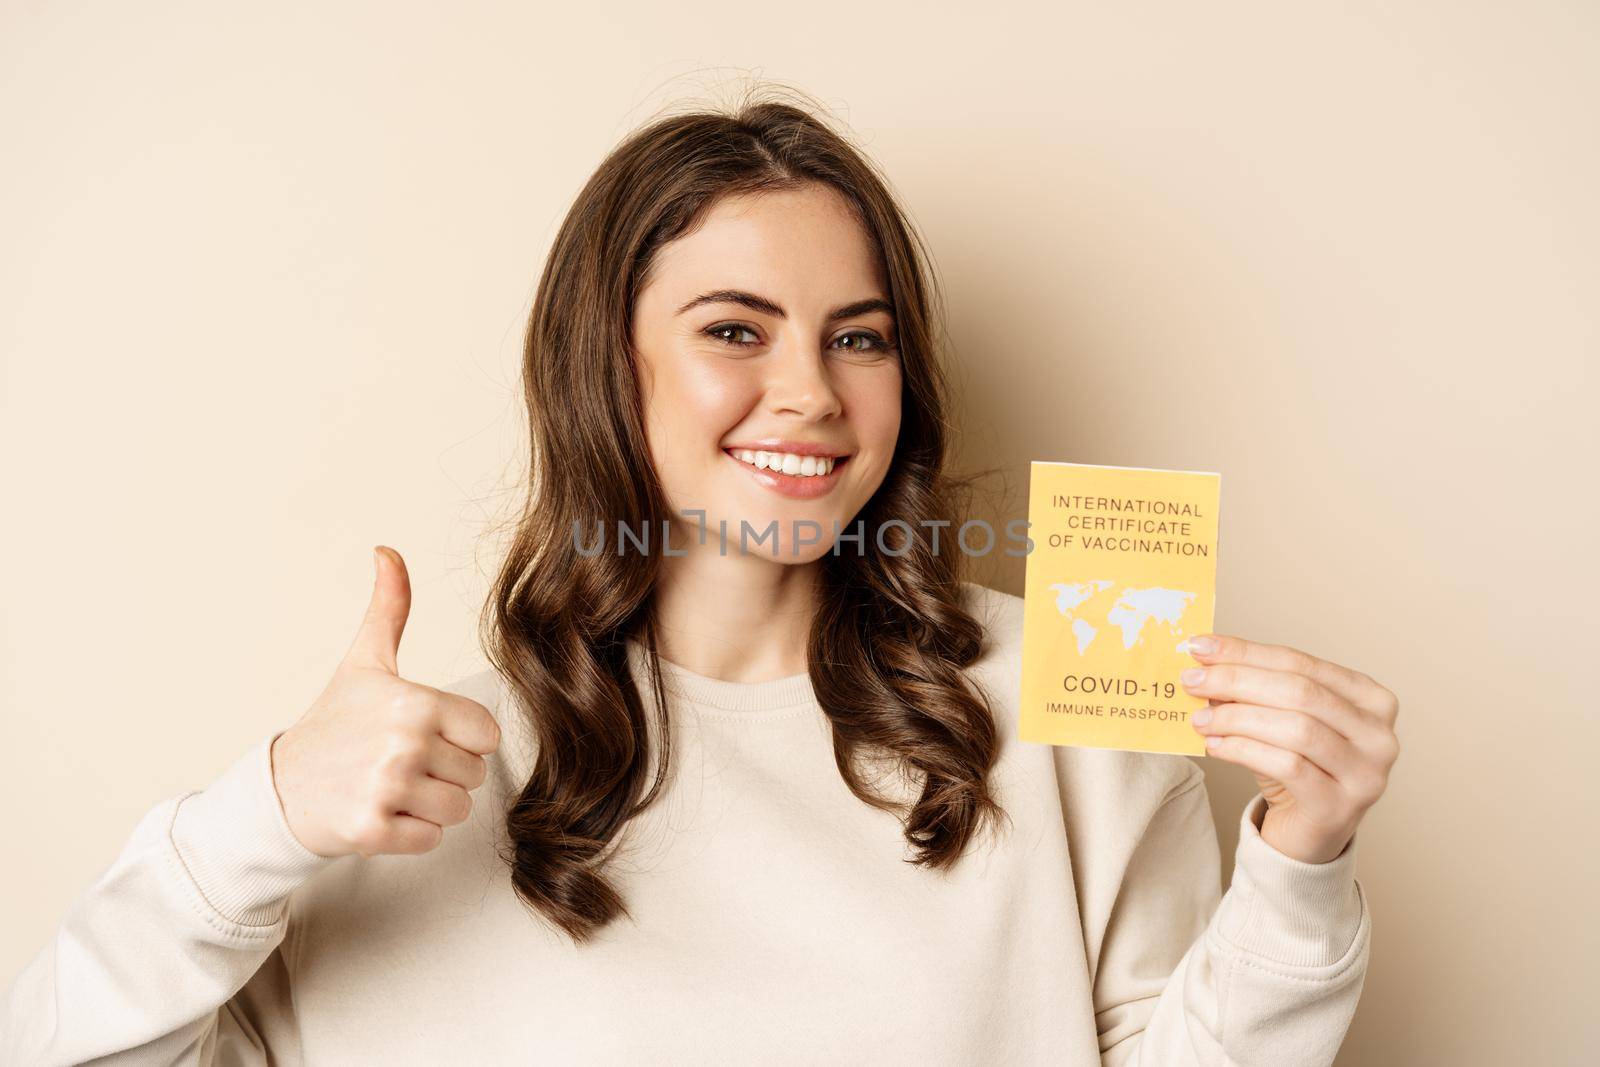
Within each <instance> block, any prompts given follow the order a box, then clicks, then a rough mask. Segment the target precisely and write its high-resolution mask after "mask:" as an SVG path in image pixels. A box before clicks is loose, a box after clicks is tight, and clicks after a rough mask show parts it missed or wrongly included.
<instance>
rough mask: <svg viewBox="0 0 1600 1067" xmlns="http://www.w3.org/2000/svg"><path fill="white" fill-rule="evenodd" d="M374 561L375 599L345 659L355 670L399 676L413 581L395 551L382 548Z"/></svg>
mask: <svg viewBox="0 0 1600 1067" xmlns="http://www.w3.org/2000/svg"><path fill="white" fill-rule="evenodd" d="M373 559H374V566H375V567H376V569H377V573H376V576H375V578H374V580H373V584H372V599H371V600H370V601H369V602H368V603H367V613H366V615H365V617H363V618H362V620H361V629H359V630H358V631H356V639H355V641H354V642H352V643H351V645H350V650H349V651H348V652H347V653H345V658H344V659H345V662H346V663H347V664H350V665H351V666H353V667H367V668H371V669H375V670H381V671H387V672H388V673H390V674H393V675H395V676H398V675H399V674H400V668H399V664H398V657H399V655H400V635H401V634H402V633H404V632H405V628H406V616H407V615H408V614H410V612H411V578H410V575H408V574H407V573H406V563H405V560H403V559H401V558H400V553H398V552H396V551H395V550H394V549H392V548H389V547H388V546H386V545H379V546H377V547H376V548H374V549H373Z"/></svg>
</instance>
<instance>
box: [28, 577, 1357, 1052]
mask: <svg viewBox="0 0 1600 1067" xmlns="http://www.w3.org/2000/svg"><path fill="white" fill-rule="evenodd" d="M963 589H964V594H965V595H966V596H967V597H968V598H969V606H970V607H971V608H972V610H974V611H975V612H976V613H978V616H979V618H980V619H982V620H983V621H984V623H985V626H986V628H987V632H988V640H987V643H986V648H985V652H984V655H983V657H982V659H981V661H980V662H978V663H976V664H974V665H973V667H972V668H970V671H971V676H972V677H973V678H974V679H975V680H976V681H977V682H978V683H979V684H980V685H982V686H983V687H984V688H985V689H986V690H987V691H988V693H989V694H990V697H991V700H992V702H993V705H994V708H995V711H996V715H997V716H998V726H999V730H1000V734H1001V736H1002V742H1001V751H1000V757H999V762H998V764H997V766H996V767H995V769H994V772H993V777H992V788H993V790H994V793H995V796H996V798H997V800H998V801H999V802H1000V804H1001V806H1002V807H1003V808H1004V809H1005V811H1006V812H1007V814H1008V815H1009V816H1010V821H1009V823H1002V826H1001V830H1000V835H999V837H998V839H997V838H996V837H995V833H994V830H993V829H992V828H991V829H990V830H988V831H986V832H985V833H984V834H983V835H981V836H980V837H979V838H977V839H976V842H975V846H974V847H971V848H970V849H969V852H968V853H967V854H966V855H965V856H963V857H962V859H961V861H960V862H959V863H958V864H957V865H956V867H955V869H954V870H952V871H950V872H948V873H945V874H939V873H934V872H930V871H928V870H925V869H922V868H918V867H915V866H913V865H912V864H909V863H907V862H905V859H906V857H908V856H910V855H911V851H910V847H909V845H908V844H907V843H906V841H905V839H904V838H903V837H902V834H901V826H900V824H899V822H898V821H896V820H895V819H894V817H893V816H891V815H889V814H888V813H886V812H881V811H879V810H877V809H875V808H872V807H869V806H868V805H865V804H863V803H861V802H860V801H858V800H857V799H856V798H855V797H854V796H852V795H851V794H850V792H849V791H848V790H847V789H846V788H845V786H844V783H843V782H842V781H841V779H840V777H839V774H838V771H837V769H836V767H835V765H834V761H833V751H832V747H831V744H830V737H829V732H828V729H827V720H826V718H825V716H824V715H823V713H822V711H821V709H820V708H819V707H818V705H817V703H816V701H815V697H814V694H813V692H812V688H811V683H810V680H809V677H808V676H807V675H805V674H799V675H794V676H792V677H788V678H781V679H777V680H773V681H768V682H760V683H755V684H741V683H734V682H726V681H721V680H718V679H713V678H708V677H704V676H702V675H698V674H694V673H691V672H689V671H687V670H685V669H684V668H682V667H680V666H677V665H674V664H667V663H664V664H663V669H664V670H665V671H666V679H665V683H666V686H667V690H668V695H669V700H668V702H669V708H670V710H671V712H672V715H673V719H672V721H673V727H672V728H673V730H674V731H675V738H676V741H675V748H674V753H673V757H674V767H675V769H674V771H673V774H672V777H671V787H670V790H669V791H668V792H667V793H666V794H665V796H664V798H663V800H662V801H661V802H659V803H658V804H656V805H654V806H653V807H651V808H650V810H649V811H648V812H646V813H645V814H644V815H643V816H641V817H640V818H639V819H638V820H636V821H635V822H634V823H631V824H629V826H628V827H627V829H626V830H625V831H624V845H625V847H624V849H623V850H622V851H621V852H620V853H619V855H618V858H617V859H616V860H614V861H613V865H612V866H611V868H610V876H611V877H612V879H613V880H614V883H615V884H616V885H617V886H618V888H619V890H620V891H621V892H622V894H623V895H624V899H625V900H626V901H627V902H628V904H629V906H630V908H631V909H632V912H633V918H632V920H629V919H623V920H621V921H619V922H617V923H615V924H613V925H611V926H609V927H607V928H605V929H604V930H603V931H602V932H601V934H600V936H599V939H598V941H597V942H596V943H593V944H590V945H587V946H584V947H575V946H574V945H573V944H572V943H571V942H570V941H569V940H568V939H567V938H566V937H565V935H564V934H562V933H560V932H559V931H558V930H557V929H555V928H554V927H552V926H550V925H549V924H547V923H546V922H544V921H543V920H542V919H538V920H536V919H535V918H534V917H533V916H532V915H531V914H530V912H529V911H528V910H526V909H525V907H524V906H523V905H522V903H521V902H520V901H519V900H518V899H517V898H516V896H515V894H514V893H513V892H512V889H511V885H510V879H509V873H508V871H507V870H506V869H505V867H504V866H503V864H502V863H501V862H500V861H499V860H498V859H497V858H496V855H495V847H496V845H497V843H499V842H500V841H502V840H503V834H504V831H503V829H502V828H501V826H500V812H501V811H502V810H503V806H504V804H505V802H506V800H507V798H508V797H509V796H510V795H512V792H513V791H514V790H515V789H516V788H517V787H519V786H520V785H521V783H522V782H523V781H524V780H525V778H526V775H527V772H528V768H529V766H530V764H531V759H532V743H531V741H530V739H529V734H528V732H527V730H526V729H525V727H524V726H522V725H521V723H520V719H519V718H518V716H516V715H515V714H513V713H511V712H510V711H509V710H508V709H510V708H511V707H512V704H511V703H510V701H509V699H508V692H507V689H506V687H505V685H504V682H503V681H502V680H501V679H500V678H499V676H498V675H497V674H496V673H494V672H493V671H487V670H486V671H483V672H481V673H478V674H475V675H472V676H470V677H467V678H463V679H461V680H459V681H457V682H456V683H455V684H453V685H450V686H447V687H446V688H448V689H449V690H451V691H452V692H457V693H461V694H463V695H465V696H468V697H471V698H472V699H474V700H477V701H479V702H480V703H483V704H484V705H486V706H487V707H488V708H489V709H490V710H491V711H493V712H494V713H495V714H496V716H497V717H498V718H499V720H500V724H501V728H502V731H503V739H502V743H501V747H500V750H499V751H498V752H497V753H496V754H494V755H493V756H491V757H490V777H489V779H488V780H487V781H486V782H485V784H484V785H483V786H482V787H481V788H480V789H479V790H477V791H476V792H475V793H474V794H473V796H474V811H473V814H472V816H471V818H470V819H469V820H468V821H466V822H464V823H461V824H460V825H457V826H454V827H449V828H447V829H446V831H445V836H444V840H443V842H442V843H441V844H440V846H439V847H438V848H437V849H435V850H434V851H433V852H430V853H427V854H425V855H420V856H376V857H370V858H367V857H361V856H344V857H339V858H328V857H324V856H319V855H317V854H315V853H312V852H310V851H308V850H307V849H306V848H305V847H304V846H302V845H301V844H300V842H299V841H298V840H297V839H296V838H295V837H294V835H293V834H292V833H291V832H290V830H289V828H288V824H287V822H286V821H285V819H284V816H283V810H282V808H281V806H280V804H279V801H278V798H277V793H276V791H275V789H274V787H273V781H272V770H271V766H270V762H269V760H270V745H271V743H272V739H273V737H276V736H277V733H276V732H275V733H274V734H273V735H271V736H268V737H263V738H261V740H260V741H258V742H257V743H256V744H255V745H253V746H252V747H251V748H250V749H249V751H247V752H245V753H244V754H243V755H242V756H241V757H240V758H239V759H238V760H237V761H236V762H234V763H233V764H232V765H231V766H229V767H228V768H227V769H225V770H223V771H222V773H221V774H220V775H218V776H217V777H216V778H215V780H214V781H212V782H211V783H210V784H209V785H208V786H207V787H206V788H205V789H203V790H200V791H191V792H186V793H183V794H181V795H179V796H175V797H172V798H169V799H167V800H165V801H163V802H161V803H159V804H157V805H156V806H155V807H154V808H152V809H151V810H150V811H149V812H148V813H147V814H146V815H145V816H144V817H143V819H142V820H141V821H140V822H139V823H138V825H137V826H136V827H135V829H134V831H133V834H132V837H131V839H130V840H129V841H128V842H127V844H126V846H125V847H124V848H123V850H122V852H121V854H120V855H119V856H118V857H117V858H116V860H115V861H114V862H113V863H112V864H111V865H110V867H109V868H108V869H107V870H106V871H105V873H104V874H103V875H101V877H100V878H99V879H98V880H97V881H96V882H95V883H94V884H93V885H91V886H90V887H89V888H88V889H87V890H86V891H85V892H84V893H83V894H82V895H81V896H79V897H78V898H77V899H76V900H75V901H73V903H72V904H71V906H70V907H69V908H68V910H67V912H66V914H65V916H64V918H63V919H62V921H61V923H60V926H59V928H58V929H57V931H56V932H55V934H54V937H53V939H52V940H51V941H50V942H49V943H48V944H46V945H45V946H44V948H43V949H42V951H40V952H39V954H38V955H37V956H36V957H35V958H34V959H33V960H32V962H30V963H29V964H28V965H27V966H26V967H25V968H24V969H23V971H22V972H21V973H20V974H19V975H18V976H17V977H16V979H15V980H14V981H13V982H12V984H11V985H10V987H9V988H8V990H7V992H6V994H5V999H4V1002H3V1004H0V1062H3V1063H5V1064H7V1065H11V1064H18V1065H28V1067H36V1065H39V1067H42V1065H46V1064H66V1063H81V1062H83V1061H86V1060H90V1059H96V1058H98V1057H110V1061H109V1062H115V1063H139V1064H175V1063H184V1064H212V1063H218V1064H269V1063H272V1064H299V1063H311V1064H338V1065H346V1064H383V1065H385V1067H395V1065H398V1064H412V1063H428V1064H439V1063H448V1064H500V1063H541V1064H552V1063H553V1064H567V1063H601V1064H622V1063H628V1064H641V1063H648V1064H658V1063H672V1064H691V1063H692V1064H707V1063H752V1064H754V1063H759V1064H798V1063H873V1064H887V1063H903V1064H917V1065H919V1067H920V1065H926V1064H963V1065H965V1064H1063V1065H1080V1064H1082V1065H1092V1064H1142V1065H1146V1067H1178V1065H1191V1064H1250V1065H1255V1064H1260V1065H1267V1067H1302V1065H1311V1064H1327V1063H1331V1062H1332V1060H1333V1058H1334V1054H1335V1052H1336V1051H1337V1050H1338V1048H1339V1045H1340V1042H1341V1041H1342V1039H1343V1037H1344V1034H1345V1031H1346V1028H1347V1027H1348V1025H1349V1022H1350V1019H1351V1016H1352V1014H1353V1013H1354V1011H1355V1007H1356V1001H1357V998H1358V997H1359V995H1360V992H1361V986H1362V982H1363V979H1364V977H1365V973H1366V965H1367V956H1368V938H1369V931H1370V926H1371V924H1370V919H1369V915H1368V911H1367V905H1366V899H1365V894H1364V892H1363V890H1362V888H1361V885H1360V883H1359V882H1358V881H1357V880H1356V879H1355V877H1354V875H1355V853H1354V849H1355V845H1354V842H1352V844H1351V845H1350V846H1349V847H1347V848H1346V850H1345V852H1344V853H1343V854H1341V855H1340V856H1339V857H1337V858H1336V859H1334V860H1332V861H1330V862H1327V863H1319V864H1309V863H1304V862H1301V861H1299V860H1295V859H1292V858H1290V857H1288V856H1285V855H1283V854H1282V853H1280V852H1278V851H1277V850H1275V849H1274V848H1272V847H1271V846H1270V845H1268V844H1267V843H1266V842H1264V841H1263V840H1262V839H1261V837H1260V835H1259V833H1258V825H1257V824H1258V821H1259V819H1260V817H1261V816H1262V815H1263V814H1264V810H1265V809H1264V805H1265V801H1264V799H1263V797H1262V796H1261V794H1259V793H1257V794H1256V795H1255V796H1254V797H1252V798H1251V800H1250V801H1249V802H1248V803H1247V805H1246V806H1245V808H1244V810H1243V812H1242V813H1241V817H1240V824H1239V828H1240V837H1239V846H1238V852H1237V861H1236V865H1235V868H1234V874H1233V879H1232V884H1231V885H1230V886H1229V887H1228V889H1227V892H1226V893H1222V892H1221V878H1220V855H1219V850H1218V846H1217V836H1216V830H1215V826H1214V824H1213V822H1212V819H1211V810H1210V807H1209V805H1208V803H1207V797H1206V787H1205V779H1204V777H1203V775H1202V772H1201V769H1200V766H1199V765H1198V764H1197V763H1196V762H1195V761H1193V760H1191V759H1189V758H1188V757H1185V756H1174V755H1159V754H1148V753H1133V752H1120V751H1112V750H1103V749H1086V748H1067V747H1056V746H1050V745H1041V744H1033V743H1027V742H1020V741H1019V740H1018V739H1017V736H1016V734H1017V699H1018V691H1019V672H1020V662H1021V660H1020V657H1021V641H1022V600H1021V598H1019V597H1015V596H1011V595H1009V594H1005V593H1001V592H998V591H995V590H991V589H987V588H984V587H982V586H978V585H974V584H970V583H969V584H967V585H965V586H964V587H963ZM630 655H631V656H632V664H633V669H634V670H635V672H636V676H637V677H638V678H639V679H640V683H641V692H643V693H644V694H645V699H646V700H647V701H648V700H649V699H650V697H649V688H648V684H647V681H646V678H645V675H644V655H643V652H642V650H641V648H640V647H639V646H638V645H633V646H631V648H630Z"/></svg>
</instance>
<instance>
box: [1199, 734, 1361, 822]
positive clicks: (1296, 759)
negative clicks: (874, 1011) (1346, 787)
mask: <svg viewBox="0 0 1600 1067" xmlns="http://www.w3.org/2000/svg"><path fill="white" fill-rule="evenodd" d="M1206 755H1208V756H1216V757H1217V758H1218V759H1225V760H1227V761H1228V762H1230V763H1237V764H1239V765H1240V766H1243V767H1247V768H1249V769H1250V770H1251V771H1254V772H1255V773H1256V774H1258V775H1260V776H1261V777H1263V778H1272V779H1275V780H1277V781H1280V782H1282V783H1283V784H1284V785H1285V786H1286V787H1288V790H1289V792H1290V793H1291V794H1293V796H1294V799H1295V802H1296V803H1301V804H1305V805H1306V809H1307V810H1308V811H1310V812H1313V813H1319V814H1320V813H1326V812H1337V811H1339V810H1340V802H1339V783H1337V782H1335V781H1334V780H1333V779H1332V778H1329V777H1328V776H1327V774H1325V773H1324V772H1323V771H1322V769H1321V768H1319V767H1318V766H1317V765H1316V764H1314V763H1312V762H1311V761H1310V760H1308V759H1306V758H1305V757H1304V756H1302V755H1300V754H1299V753H1296V752H1290V751H1289V750H1287V749H1282V748H1279V747H1277V746H1276V745H1269V744H1267V743H1266V742H1265V741H1257V740H1256V739H1255V738H1253V737H1244V736H1243V735H1240V734H1218V735H1213V736H1211V737H1208V738H1206Z"/></svg>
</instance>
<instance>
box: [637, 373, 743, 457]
mask: <svg viewBox="0 0 1600 1067" xmlns="http://www.w3.org/2000/svg"><path fill="white" fill-rule="evenodd" d="M757 399H758V393H757V391H756V390H755V388H754V383H753V382H752V381H747V380H746V376H744V375H740V374H737V373H732V372H730V371H729V370H728V369H727V368H725V367H722V368H719V367H717V366H716V365H714V364H696V363H693V362H683V363H678V364H676V365H673V366H670V367H668V368H666V369H665V370H664V371H663V372H661V373H658V375H657V376H656V378H655V389H654V391H653V392H652V394H651V396H650V399H649V402H648V403H647V405H646V412H645V414H646V418H647V420H648V422H649V433H650V448H651V451H652V452H653V453H654V454H655V457H656V460H657V462H658V464H659V465H660V470H661V473H662V477H663V478H666V479H668V480H671V478H672V474H673V473H674V472H676V473H678V474H679V475H680V476H682V474H683V473H684V472H689V471H692V470H693V469H694V467H693V465H696V464H704V463H705V462H707V461H708V458H709V459H715V458H717V456H715V455H713V453H720V452H721V441H722V439H723V437H725V436H726V435H727V433H728V431H729V430H731V429H732V428H733V427H734V426H736V425H738V423H739V422H740V420H741V419H743V418H744V416H745V415H746V413H748V412H749V410H750V406H751V405H752V404H753V403H755V402H756V400H757Z"/></svg>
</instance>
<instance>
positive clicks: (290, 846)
mask: <svg viewBox="0 0 1600 1067" xmlns="http://www.w3.org/2000/svg"><path fill="white" fill-rule="evenodd" d="M281 732H282V731H278V732H276V733H274V734H272V735H271V736H270V737H266V738H263V739H262V740H260V741H259V742H257V743H256V744H255V745H253V746H252V747H251V748H250V749H249V750H248V751H247V752H245V754H244V755H242V756H240V757H239V758H238V759H237V760H235V761H234V763H232V764H231V765H230V766H229V767H228V768H227V769H226V770H224V771H223V772H222V774H221V775H219V776H218V777H217V778H216V779H215V780H214V781H213V782H212V783H211V784H210V785H209V786H208V787H207V788H205V789H204V790H202V791H191V792H187V793H183V794H181V795H179V796H176V797H170V798H168V799H167V800H164V801H162V802H161V803H159V804H157V805H156V806H155V807H153V808H152V809H150V810H149V811H148V812H146V813H145V815H144V816H143V818H141V819H140V821H139V823H138V824H137V825H136V826H135V828H134V831H133V834H132V835H131V837H130V838H129V840H128V841H127V843H126V844H125V845H124V846H123V849H122V852H121V854H120V855H118V856H117V858H116V860H115V861H114V862H113V863H112V864H111V866H110V867H109V868H108V869H107V870H106V871H105V872H104V873H103V874H102V875H101V876H100V877H99V879H98V880H96V881H95V882H94V883H93V884H92V885H91V886H90V887H89V888H88V889H87V890H86V891H85V892H84V893H83V894H82V895H80V896H79V897H78V898H77V899H76V900H74V901H73V902H72V903H71V905H70V906H69V907H68V909H67V911H66V914H65V916H64V917H63V919H62V920H61V922H60V924H59V926H58V927H57V929H56V931H55V933H54V934H53V935H52V937H51V940H50V941H49V942H48V943H47V944H46V945H45V946H44V948H43V949H42V950H41V951H40V952H39V953H38V954H37V955H36V956H34V958H33V959H32V960H31V961H30V962H29V963H28V964H27V965H26V966H25V967H24V968H23V970H22V971H21V973H20V974H18V975H17V977H16V979H15V980H14V981H13V982H12V984H11V985H10V987H9V988H8V989H7V990H6V993H5V995H4V999H3V1000H0V1062H4V1063H19V1064H20V1063H27V1064H36V1065H41V1067H42V1065H46V1064H72V1063H82V1062H84V1061H87V1060H92V1059H97V1058H99V1057H110V1058H111V1062H125V1063H139V1064H175V1063H180V1062H181V1063H199V1064H209V1063H212V1062H214V1061H220V1062H228V1063H240V1064H256V1063H263V1064H264V1063H266V1062H268V1059H269V1057H268V1056H267V1052H268V1050H267V1049H266V1048H265V1047H264V1044H265V1042H264V1041H263V1039H262V1038H261V1036H260V1034H261V1032H262V1027H261V1026H259V1025H258V1024H259V1023H261V1022H262V1021H263V1020H260V1019H257V1018H253V1017H252V1016H253V1015H255V1014H258V1013H260V1012H262V1011H270V1012H282V1011H287V1010H288V1008H287V1005H288V1004H289V998H288V995H287V980H288V977H287V972H286V970H285V969H284V968H283V966H282V960H281V958H280V957H279V956H278V955H277V949H278V946H279V944H280V943H281V942H282V941H283V939H284V935H285V934H286V932H287V929H288V911H289V897H290V895H291V894H292V893H293V892H294V890H295V889H296V888H298V887H299V886H301V885H302V884H304V883H305V882H306V881H308V880H309V879H310V878H311V877H312V876H313V875H315V874H316V873H317V872H319V871H321V870H322V869H323V868H325V867H327V866H328V865H329V864H332V863H335V862H337V857H330V856H322V855H319V854H317V853H315V852H312V851H310V850H309V849H307V848H306V847H305V846H304V845H302V844H301V843H300V841H299V840H298V839H297V838H296V837H295V836H294V834H293V833H292V832H291V831H290V829H289V824H288V822H287V821H286V820H285V818H284V815H283V808H282V807H281V805H280V803H279V800H278V794H277V789H276V788H275V787H274V785H273V780H272V764H271V758H272V756H271V746H272V742H273V741H274V740H275V739H276V738H277V736H278V733H281ZM269 957H272V960H271V961H270V962H269ZM258 972H260V977H258V978H257V979H256V981H254V982H251V979H252V977H253V976H257V974H258ZM247 982H250V989H249V990H248V991H247V992H248V995H245V996H238V994H239V993H240V990H241V989H242V988H243V987H244V986H245V985H246V983H247ZM266 1021H267V1022H270V1023H274V1024H276V1026H275V1027H272V1029H273V1030H274V1032H278V1033H292V1029H290V1028H287V1027H283V1026H282V1023H283V1020H281V1019H273V1020H266ZM270 1051H271V1052H272V1054H273V1055H272V1057H271V1059H272V1060H273V1061H274V1062H285V1061H288V1062H292V1061H293V1060H294V1059H296V1058H297V1050H293V1049H279V1048H276V1047H275V1048H273V1049H271V1050H270Z"/></svg>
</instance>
